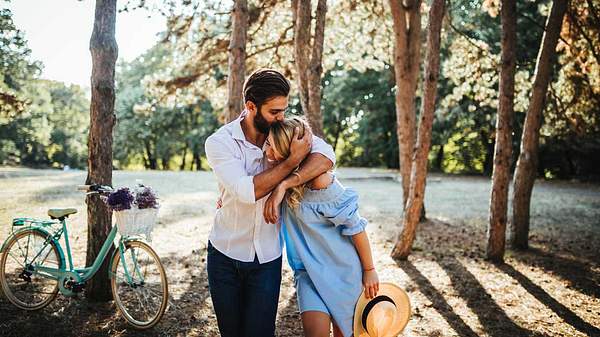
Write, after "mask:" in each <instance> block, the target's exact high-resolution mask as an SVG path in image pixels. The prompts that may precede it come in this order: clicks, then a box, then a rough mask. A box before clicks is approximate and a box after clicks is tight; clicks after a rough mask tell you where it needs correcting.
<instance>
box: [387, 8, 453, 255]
mask: <svg viewBox="0 0 600 337" xmlns="http://www.w3.org/2000/svg"><path fill="white" fill-rule="evenodd" d="M445 5H446V4H445V1H444V0H433V1H432V4H431V8H430V9H429V23H428V27H427V56H426V68H425V76H424V83H423V100H422V103H421V117H420V119H421V120H420V122H419V130H418V138H417V147H416V151H415V159H414V161H413V162H412V167H411V176H410V190H409V195H408V201H407V203H406V207H405V210H404V217H403V219H402V225H403V229H402V232H401V233H400V235H399V236H398V240H397V242H396V245H395V247H394V249H393V251H392V257H394V258H398V259H402V260H405V259H406V258H407V257H408V255H409V254H410V252H411V248H412V243H413V241H414V239H415V235H416V229H417V224H418V222H419V218H420V216H421V211H422V209H423V199H424V196H425V180H426V178H427V162H428V160H427V158H428V155H429V147H430V145H431V128H432V126H433V116H434V110H435V101H436V94H437V80H438V75H439V68H440V32H441V28H442V20H443V18H444V13H445Z"/></svg>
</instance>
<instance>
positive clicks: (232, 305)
mask: <svg viewBox="0 0 600 337" xmlns="http://www.w3.org/2000/svg"><path fill="white" fill-rule="evenodd" d="M207 271H208V286H209V290H210V296H211V298H212V302H213V307H214V309H215V313H216V314H217V323H218V325H219V332H220V333H221V336H222V337H273V336H275V317H276V316H277V302H278V301H279V287H280V285H281V256H280V257H279V258H277V259H276V260H273V261H271V262H267V263H264V264H260V263H258V258H257V257H255V258H254V261H253V262H242V261H238V260H234V259H232V258H229V257H227V256H225V255H224V254H223V253H221V252H219V251H218V250H217V249H216V248H215V247H213V245H212V244H211V243H210V241H209V242H208V256H207Z"/></svg>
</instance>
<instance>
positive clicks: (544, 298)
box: [497, 264, 600, 336]
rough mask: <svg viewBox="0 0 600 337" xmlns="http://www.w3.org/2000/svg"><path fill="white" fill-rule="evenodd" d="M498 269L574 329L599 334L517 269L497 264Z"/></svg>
mask: <svg viewBox="0 0 600 337" xmlns="http://www.w3.org/2000/svg"><path fill="white" fill-rule="evenodd" d="M497 267H498V269H500V270H502V271H503V272H504V273H506V274H507V275H508V276H510V277H512V278H513V279H515V280H516V281H517V282H519V284H520V285H521V286H522V287H523V288H525V289H526V290H527V291H528V292H529V293H530V294H531V295H533V297H535V298H536V299H537V300H538V301H540V302H541V303H543V304H544V305H546V306H547V307H548V308H550V309H551V310H552V311H554V312H555V313H556V314H557V315H558V316H559V317H560V318H562V319H563V320H564V321H565V322H567V323H568V324H569V325H571V326H572V327H574V328H575V329H577V330H579V331H581V332H583V333H585V334H587V335H588V336H600V329H599V328H597V327H594V326H593V325H591V324H589V323H588V322H586V321H584V320H583V319H582V318H581V317H579V316H577V315H576V314H575V313H574V312H573V311H571V310H570V309H569V308H567V307H566V306H565V305H563V304H562V303H560V302H559V301H557V300H556V299H554V298H553V297H552V296H550V294H548V293H547V292H546V291H545V290H544V289H542V287H540V286H538V285H537V284H535V283H533V282H532V281H531V280H530V279H529V278H527V276H525V275H523V274H521V272H519V271H518V270H516V269H515V268H513V267H512V266H511V265H508V264H502V265H498V266H497Z"/></svg>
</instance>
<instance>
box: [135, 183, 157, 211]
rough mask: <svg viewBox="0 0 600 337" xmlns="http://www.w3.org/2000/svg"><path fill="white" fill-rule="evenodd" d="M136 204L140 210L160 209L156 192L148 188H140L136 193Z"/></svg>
mask: <svg viewBox="0 0 600 337" xmlns="http://www.w3.org/2000/svg"><path fill="white" fill-rule="evenodd" d="M135 203H136V204H137V207H138V208H139V209H145V208H158V201H157V197H156V194H155V193H154V191H153V190H152V189H151V188H150V187H147V186H140V187H139V189H138V190H137V191H136V193H135Z"/></svg>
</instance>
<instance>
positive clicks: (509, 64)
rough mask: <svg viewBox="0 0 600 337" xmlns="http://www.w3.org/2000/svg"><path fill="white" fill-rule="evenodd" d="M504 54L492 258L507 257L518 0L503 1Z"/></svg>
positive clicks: (493, 194) (490, 234)
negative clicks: (505, 251)
mask: <svg viewBox="0 0 600 337" xmlns="http://www.w3.org/2000/svg"><path fill="white" fill-rule="evenodd" d="M501 22H502V41H501V43H502V56H501V69H500V92H499V95H498V96H499V99H498V101H499V104H498V116H497V118H496V146H495V151H494V169H493V171H492V190H491V196H490V215H489V224H488V233H487V237H488V242H487V252H486V255H487V258H488V259H489V260H491V261H495V262H501V261H503V260H504V246H505V237H506V218H507V215H506V213H507V207H508V183H509V176H510V159H511V152H512V131H513V127H512V122H513V116H514V102H513V101H514V96H515V66H516V57H515V46H516V40H517V13H516V0H503V1H502V8H501Z"/></svg>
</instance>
